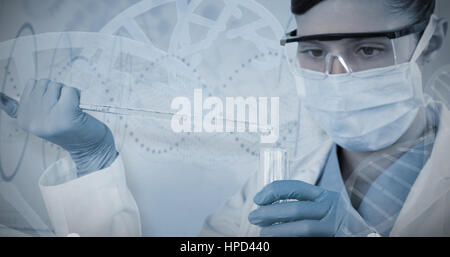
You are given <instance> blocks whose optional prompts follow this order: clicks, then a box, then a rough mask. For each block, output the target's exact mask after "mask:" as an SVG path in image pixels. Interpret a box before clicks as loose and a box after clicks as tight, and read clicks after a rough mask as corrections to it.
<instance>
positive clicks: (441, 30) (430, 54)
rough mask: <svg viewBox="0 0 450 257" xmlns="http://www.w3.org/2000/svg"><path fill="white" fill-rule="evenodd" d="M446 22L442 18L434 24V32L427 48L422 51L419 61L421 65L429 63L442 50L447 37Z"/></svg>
mask: <svg viewBox="0 0 450 257" xmlns="http://www.w3.org/2000/svg"><path fill="white" fill-rule="evenodd" d="M447 28H448V21H447V20H446V19H444V18H440V19H439V20H437V22H436V30H435V31H434V34H433V36H432V37H431V39H430V42H429V43H428V46H427V48H426V49H425V50H424V52H423V54H422V56H421V59H422V61H421V62H422V63H429V62H431V61H432V60H433V59H434V58H435V57H436V55H437V53H438V51H439V50H440V49H441V48H442V46H443V45H444V42H445V37H446V35H447Z"/></svg>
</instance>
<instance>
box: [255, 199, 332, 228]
mask: <svg viewBox="0 0 450 257" xmlns="http://www.w3.org/2000/svg"><path fill="white" fill-rule="evenodd" d="M330 208H331V204H328V203H317V202H311V201H293V202H287V203H281V204H272V205H266V206H262V207H259V208H258V209H256V210H254V211H252V212H251V213H250V214H249V215H248V219H249V221H250V223H252V224H254V225H258V226H270V225H272V224H274V223H278V222H292V221H298V220H320V219H322V218H323V217H324V216H325V215H326V214H327V213H328V210H329V209H330Z"/></svg>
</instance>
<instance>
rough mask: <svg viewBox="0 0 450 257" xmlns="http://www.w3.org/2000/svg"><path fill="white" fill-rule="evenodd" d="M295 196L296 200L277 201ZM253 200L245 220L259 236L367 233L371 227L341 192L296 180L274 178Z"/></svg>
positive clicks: (371, 231)
mask: <svg viewBox="0 0 450 257" xmlns="http://www.w3.org/2000/svg"><path fill="white" fill-rule="evenodd" d="M288 199H295V200H296V201H281V202H280V200H288ZM254 202H255V203H256V204H257V205H259V206H260V207H259V208H258V209H256V210H254V211H252V212H251V213H250V214H249V216H248V219H249V221H250V222H251V223H252V224H254V225H258V226H260V227H261V228H262V229H261V236H367V235H369V234H372V233H376V232H375V230H373V229H371V228H370V227H369V226H368V225H367V224H366V223H365V222H364V220H363V219H362V217H361V216H360V215H359V214H358V212H357V211H356V210H355V209H354V208H353V206H351V204H350V202H349V201H348V200H346V199H345V198H344V197H343V196H342V195H341V194H339V193H337V192H333V191H327V190H325V189H322V188H320V187H317V186H313V185H310V184H307V183H305V182H302V181H298V180H280V181H274V182H272V183H270V184H269V185H267V186H265V187H264V188H263V189H262V190H261V191H260V192H259V193H258V194H256V196H255V197H254Z"/></svg>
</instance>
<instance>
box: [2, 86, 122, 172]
mask: <svg viewBox="0 0 450 257" xmlns="http://www.w3.org/2000/svg"><path fill="white" fill-rule="evenodd" d="M79 104H80V92H79V91H78V89H76V88H72V87H67V86H64V85H63V84H60V83H55V82H52V81H49V80H39V81H37V80H30V81H29V82H28V83H27V85H26V87H25V89H24V91H23V93H22V96H21V98H20V104H19V103H17V101H15V100H14V99H12V98H9V97H7V96H6V95H4V94H2V95H1V96H0V107H2V109H3V110H4V111H5V112H6V113H7V114H9V115H10V116H11V117H17V119H18V123H19V126H20V127H21V128H22V129H24V130H25V131H28V132H30V133H31V134H33V135H36V136H38V137H40V138H42V139H44V140H47V141H50V142H52V143H54V144H56V145H59V146H60V147H62V148H64V149H65V150H66V151H68V152H69V154H70V156H71V157H72V159H73V161H74V162H75V164H76V166H77V169H78V175H84V174H86V173H89V172H92V171H96V170H100V169H103V168H106V167H108V166H109V165H110V164H112V163H113V162H114V160H115V158H116V157H117V155H118V153H117V151H116V148H115V145H114V138H113V136H112V133H111V131H110V130H109V128H108V127H107V126H106V125H105V124H103V123H102V122H100V121H99V120H97V119H95V118H94V117H92V116H91V115H89V114H86V113H84V112H83V111H82V110H81V109H80V107H79Z"/></svg>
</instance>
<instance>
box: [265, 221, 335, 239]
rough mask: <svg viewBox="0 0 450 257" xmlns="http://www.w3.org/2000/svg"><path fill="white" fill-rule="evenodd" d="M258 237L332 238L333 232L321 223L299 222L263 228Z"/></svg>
mask: <svg viewBox="0 0 450 257" xmlns="http://www.w3.org/2000/svg"><path fill="white" fill-rule="evenodd" d="M260 235H261V236H263V237H293V236H298V237H324V236H334V232H333V230H332V229H329V228H328V226H327V224H325V223H323V222H321V221H318V220H301V221H294V222H287V223H281V224H275V225H272V226H268V227H263V228H262V229H261V232H260Z"/></svg>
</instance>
